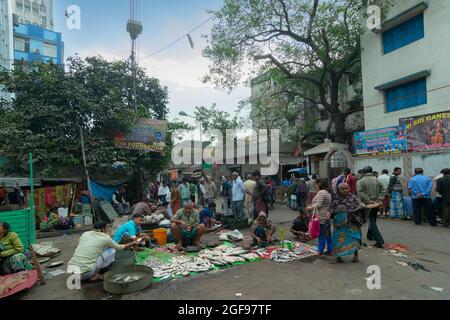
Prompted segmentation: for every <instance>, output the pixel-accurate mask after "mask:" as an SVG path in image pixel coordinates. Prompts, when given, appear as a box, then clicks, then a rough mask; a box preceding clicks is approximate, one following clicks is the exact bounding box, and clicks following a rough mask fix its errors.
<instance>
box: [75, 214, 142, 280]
mask: <svg viewBox="0 0 450 320" xmlns="http://www.w3.org/2000/svg"><path fill="white" fill-rule="evenodd" d="M105 231H106V223H105V222H101V223H97V224H96V225H95V226H94V230H93V231H88V232H85V233H83V235H82V236H81V238H80V240H79V241H78V246H77V248H76V249H75V253H74V254H73V257H72V259H70V261H69V265H68V267H67V273H71V274H78V275H80V277H81V280H82V281H85V280H89V281H90V282H97V281H102V280H103V278H102V276H101V275H100V271H101V270H102V269H105V268H107V267H109V266H110V265H111V264H112V263H113V262H114V258H115V254H116V250H126V249H129V248H131V247H132V246H135V245H137V244H138V243H137V242H132V243H128V244H125V245H120V244H118V243H116V242H115V241H113V240H112V239H111V237H110V236H108V235H107V234H106V232H105Z"/></svg>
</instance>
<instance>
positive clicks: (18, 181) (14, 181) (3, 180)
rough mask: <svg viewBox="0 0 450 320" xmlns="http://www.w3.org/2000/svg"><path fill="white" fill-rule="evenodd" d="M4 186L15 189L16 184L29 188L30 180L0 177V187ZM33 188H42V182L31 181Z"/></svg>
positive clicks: (38, 180) (37, 180)
mask: <svg viewBox="0 0 450 320" xmlns="http://www.w3.org/2000/svg"><path fill="white" fill-rule="evenodd" d="M3 183H4V184H5V186H7V187H15V186H16V184H18V185H19V186H20V187H30V178H12V177H0V186H1V185H2V184H3ZM33 183H34V186H35V187H40V186H42V180H40V179H33Z"/></svg>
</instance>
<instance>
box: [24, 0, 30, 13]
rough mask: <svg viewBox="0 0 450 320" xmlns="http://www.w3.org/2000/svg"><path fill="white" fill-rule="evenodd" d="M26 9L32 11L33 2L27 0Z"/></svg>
mask: <svg viewBox="0 0 450 320" xmlns="http://www.w3.org/2000/svg"><path fill="white" fill-rule="evenodd" d="M25 11H30V12H31V2H30V1H28V0H25Z"/></svg>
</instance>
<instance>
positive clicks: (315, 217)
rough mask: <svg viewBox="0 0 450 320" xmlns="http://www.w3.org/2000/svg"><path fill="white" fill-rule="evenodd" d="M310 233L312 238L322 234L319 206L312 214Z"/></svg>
mask: <svg viewBox="0 0 450 320" xmlns="http://www.w3.org/2000/svg"><path fill="white" fill-rule="evenodd" d="M308 233H309V235H310V236H311V238H312V239H317V238H318V237H319V236H320V218H319V213H318V211H317V208H314V211H313V213H312V215H311V216H310V219H309V224H308Z"/></svg>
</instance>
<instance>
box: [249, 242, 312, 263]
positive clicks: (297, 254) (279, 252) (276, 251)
mask: <svg viewBox="0 0 450 320" xmlns="http://www.w3.org/2000/svg"><path fill="white" fill-rule="evenodd" d="M253 252H255V253H257V254H259V256H260V257H261V258H262V259H267V260H269V259H270V260H273V261H276V262H290V261H294V260H299V259H304V258H309V257H313V256H316V255H317V254H318V252H317V250H316V248H315V247H313V246H310V245H307V244H305V243H302V242H294V248H292V249H291V250H289V249H285V248H282V247H279V246H273V247H267V248H264V249H258V250H253Z"/></svg>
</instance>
